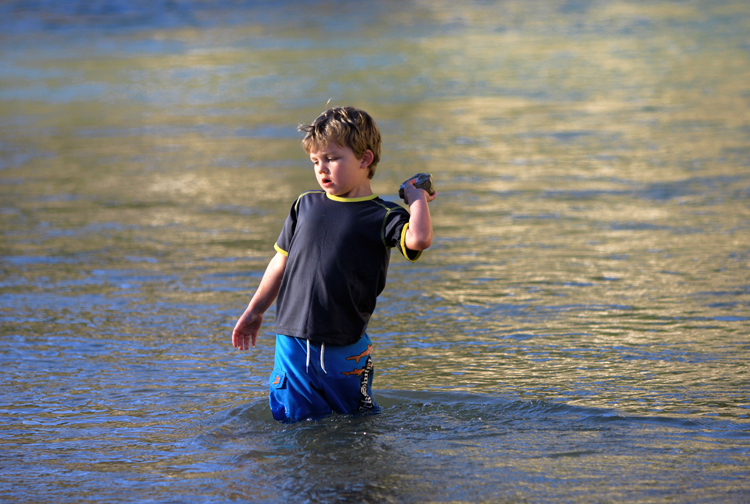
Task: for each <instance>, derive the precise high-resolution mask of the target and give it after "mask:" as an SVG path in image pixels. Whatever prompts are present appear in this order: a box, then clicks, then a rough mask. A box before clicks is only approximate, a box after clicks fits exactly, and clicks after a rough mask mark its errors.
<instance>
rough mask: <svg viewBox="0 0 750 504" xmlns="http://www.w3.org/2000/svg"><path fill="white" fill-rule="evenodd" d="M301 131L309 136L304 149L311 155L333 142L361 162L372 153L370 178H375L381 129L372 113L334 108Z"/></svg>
mask: <svg viewBox="0 0 750 504" xmlns="http://www.w3.org/2000/svg"><path fill="white" fill-rule="evenodd" d="M299 130H300V131H304V132H305V133H306V135H305V138H303V139H302V147H304V148H305V152H307V153H308V154H310V152H311V151H313V150H319V149H321V148H323V147H325V146H326V145H328V143H330V142H336V143H337V144H338V145H340V146H341V147H349V148H350V149H351V150H352V151H354V155H355V156H357V159H362V157H363V156H364V153H365V151H367V150H369V151H371V152H372V156H373V158H372V163H370V166H369V174H368V177H369V178H372V177H374V176H375V168H377V166H378V162H379V161H380V130H378V125H377V124H375V121H374V120H373V118H372V117H370V114H368V113H367V112H365V111H364V110H360V109H358V108H354V107H334V108H330V109H328V110H326V111H325V112H323V113H322V114H320V115H319V116H318V117H317V118H316V119H315V121H313V123H312V124H310V125H307V124H303V125H301V126H300V127H299Z"/></svg>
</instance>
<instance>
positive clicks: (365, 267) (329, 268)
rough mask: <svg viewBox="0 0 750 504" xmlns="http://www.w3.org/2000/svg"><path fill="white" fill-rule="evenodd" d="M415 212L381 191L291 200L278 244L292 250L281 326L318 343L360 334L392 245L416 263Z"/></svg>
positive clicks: (347, 340) (280, 304)
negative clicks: (409, 235) (410, 244)
mask: <svg viewBox="0 0 750 504" xmlns="http://www.w3.org/2000/svg"><path fill="white" fill-rule="evenodd" d="M408 223H409V212H407V211H406V210H405V209H404V208H402V207H401V206H399V205H398V204H396V203H391V202H387V201H383V200H382V199H380V198H378V197H377V196H376V195H372V196H367V197H364V198H339V197H336V196H329V195H328V194H326V193H325V192H324V191H309V192H306V193H303V194H302V195H300V196H299V197H298V198H297V200H296V201H295V202H294V205H292V208H291V210H290V211H289V216H288V217H287V219H286V222H285V223H284V227H283V229H282V230H281V234H280V235H279V239H278V241H277V242H276V245H275V246H274V247H275V248H276V250H277V251H278V252H279V253H281V254H284V255H286V256H287V264H286V269H285V270H284V276H283V279H282V281H281V289H280V290H279V296H278V298H277V302H276V332H277V333H278V334H284V335H287V336H294V337H297V338H305V339H309V340H310V341H314V342H318V343H326V344H331V345H349V344H351V343H355V342H356V341H358V340H359V338H361V337H362V336H363V335H364V333H365V329H366V328H367V323H368V322H369V320H370V317H371V316H372V313H373V311H374V310H375V302H376V298H377V297H378V295H379V294H380V293H381V292H382V291H383V288H384V287H385V280H386V275H387V272H388V262H389V260H390V255H391V248H393V247H398V249H399V250H400V251H401V253H402V254H403V255H404V256H405V257H406V258H407V259H409V260H410V261H412V262H413V261H416V260H417V259H418V258H419V256H420V255H421V251H412V250H408V249H407V248H406V245H405V243H404V239H405V236H406V229H407V228H408Z"/></svg>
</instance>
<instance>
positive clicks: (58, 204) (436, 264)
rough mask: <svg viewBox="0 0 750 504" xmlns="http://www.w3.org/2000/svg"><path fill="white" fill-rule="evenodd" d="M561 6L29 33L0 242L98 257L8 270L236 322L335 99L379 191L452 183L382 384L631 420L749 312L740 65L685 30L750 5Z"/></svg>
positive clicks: (732, 43)
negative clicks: (212, 308) (305, 147)
mask: <svg viewBox="0 0 750 504" xmlns="http://www.w3.org/2000/svg"><path fill="white" fill-rule="evenodd" d="M566 5H567V4H566ZM566 5H564V4H563V3H561V2H545V3H539V4H538V5H536V7H537V8H538V9H537V10H538V12H537V13H536V15H535V16H528V9H529V7H528V6H527V5H525V4H524V3H521V2H502V3H487V4H471V5H464V4H455V3H451V2H413V3H409V4H408V5H405V6H401V4H399V6H400V8H399V9H393V10H383V11H378V12H379V15H378V17H376V18H375V19H373V20H372V23H369V24H368V26H367V30H366V31H364V32H363V34H358V35H355V34H354V33H352V31H351V30H349V29H341V31H338V32H333V33H332V32H331V31H330V30H328V29H326V26H327V25H326V24H325V17H324V16H323V15H322V14H320V15H317V14H309V15H307V16H306V17H305V18H304V20H300V19H296V18H295V19H294V20H293V21H291V24H290V25H285V26H284V27H283V28H279V27H268V26H264V25H261V24H243V25H237V26H231V27H222V28H220V29H219V28H205V29H200V30H194V29H186V28H182V29H175V30H163V29H158V30H154V31H153V32H145V33H117V34H115V35H112V36H111V37H106V36H105V37H104V39H105V40H106V41H107V44H103V45H102V46H100V47H97V46H95V45H94V46H89V45H85V44H84V45H81V44H80V43H79V44H75V43H74V44H72V45H71V48H70V50H69V52H67V53H62V54H61V53H58V52H55V51H54V49H50V48H41V47H37V46H33V45H32V44H30V42H29V41H25V42H24V43H26V44H27V45H29V46H30V47H31V49H30V50H29V55H30V57H29V58H28V59H27V60H26V61H23V60H22V59H21V58H20V57H17V58H16V60H15V61H14V62H13V69H14V70H15V72H14V71H8V72H7V73H5V74H3V77H2V79H3V81H2V83H3V86H4V87H5V88H12V89H16V90H17V93H18V95H19V96H21V98H19V99H14V100H5V101H4V102H3V105H4V106H3V109H2V112H0V119H2V121H3V124H4V126H3V137H4V142H5V143H4V145H5V146H11V147H4V148H5V149H6V150H5V153H4V154H3V156H4V158H3V159H5V160H6V161H4V163H5V165H6V166H5V167H4V169H3V172H2V176H3V178H4V179H5V180H6V181H9V183H10V185H9V184H6V185H5V186H4V191H3V205H4V207H5V208H6V209H7V211H5V212H3V214H2V217H1V218H2V223H3V229H4V230H5V231H6V232H9V233H14V234H13V237H12V238H9V239H7V240H6V242H5V243H4V245H3V253H4V254H5V255H8V256H41V257H44V256H49V257H56V256H63V257H66V258H73V259H74V260H76V261H77V260H78V259H76V258H77V257H79V256H81V255H83V256H85V257H86V260H85V264H83V265H81V264H78V263H76V264H73V265H70V266H63V267H60V266H57V265H45V264H43V263H42V264H38V265H37V266H35V267H34V268H27V269H25V270H15V269H13V268H11V267H7V266H6V267H5V269H6V271H10V272H11V273H12V274H13V275H15V276H17V277H19V278H22V279H23V281H24V282H27V283H28V284H31V285H39V284H40V283H41V282H42V280H41V279H42V278H48V279H51V280H52V282H53V283H54V282H59V283H65V287H64V289H63V290H64V291H65V292H68V293H69V294H76V293H81V292H88V291H96V290H97V289H98V290H99V291H100V292H107V293H110V292H118V289H117V287H116V282H114V284H113V283H112V282H104V284H106V287H105V286H104V285H101V284H96V283H95V284H94V285H93V286H92V285H91V283H90V282H88V280H87V279H89V278H91V276H92V274H94V269H95V268H98V269H100V270H101V269H103V270H107V269H108V268H114V269H124V270H130V269H133V268H135V269H136V270H137V271H140V272H145V274H146V275H147V276H148V275H158V274H163V275H165V276H166V277H167V278H168V280H166V285H167V288H166V289H162V288H160V286H159V282H160V281H164V280H156V279H154V280H153V281H146V282H145V284H143V285H141V287H140V289H141V290H140V291H139V292H141V293H145V294H144V296H146V299H148V300H150V301H153V300H155V299H158V298H159V297H160V296H161V297H163V298H164V299H170V300H172V301H174V302H186V303H189V302H195V301H196V300H197V299H200V300H201V302H204V303H208V304H210V303H216V304H217V305H219V306H237V307H238V308H239V307H241V306H242V305H243V304H244V303H245V302H246V300H247V297H248V295H249V293H250V292H251V291H252V289H253V287H254V285H255V282H257V279H258V278H259V274H260V272H261V271H262V269H263V267H264V265H265V261H267V259H268V258H269V257H270V255H271V254H272V249H271V246H272V244H273V242H274V240H275V239H276V237H277V235H278V231H279V229H280V226H281V223H282V222H283V219H284V217H285V215H286V212H287V209H288V206H289V204H290V202H291V201H292V200H293V199H294V197H295V196H296V195H297V194H298V193H300V192H301V191H303V190H306V189H309V188H311V187H313V186H314V179H313V176H312V174H311V170H310V168H309V166H308V165H309V162H308V160H307V159H306V156H305V155H304V153H303V151H302V150H301V148H300V146H299V137H298V134H297V132H296V131H295V128H296V126H297V124H299V123H300V122H305V121H310V120H311V119H312V118H314V117H315V115H316V114H317V113H319V112H320V111H321V110H322V109H323V108H324V107H325V104H326V102H327V101H328V98H333V102H332V103H333V104H335V105H339V104H345V103H354V104H356V105H359V106H363V107H365V108H367V109H369V110H370V111H371V112H372V113H373V114H374V115H375V117H376V119H377V120H378V122H379V123H380V124H381V127H382V129H383V135H384V141H385V142H384V143H385V147H384V158H383V163H382V165H381V167H380V169H379V173H378V175H377V177H376V178H375V180H374V187H375V191H376V192H378V193H379V194H381V195H383V196H385V197H388V198H392V199H395V192H396V188H397V186H398V184H399V183H400V182H401V181H402V180H403V179H405V178H406V177H407V176H410V175H412V174H413V173H416V172H418V171H431V172H432V173H433V174H434V175H435V178H436V182H437V186H438V191H439V192H440V198H439V199H438V200H437V201H436V202H435V204H434V205H433V215H434V219H435V230H436V236H437V240H436V244H435V246H434V247H433V249H432V250H430V251H429V253H428V254H426V255H425V258H424V260H423V261H421V262H420V263H419V264H417V265H415V266H414V267H408V266H405V265H403V264H400V263H399V261H400V259H398V258H395V257H394V267H393V271H392V274H391V284H390V287H389V290H388V291H387V292H386V293H385V294H384V298H383V300H382V301H381V305H380V306H381V312H380V313H379V314H378V315H377V316H376V319H375V320H374V324H373V327H372V328H371V331H372V332H373V333H374V335H375V336H376V338H377V335H379V334H382V335H383V336H382V339H384V341H383V344H382V346H381V349H380V350H379V351H380V355H381V358H382V359H383V362H384V363H385V366H383V368H382V371H383V372H382V377H381V378H380V382H379V385H380V386H382V387H385V388H394V387H405V386H408V387H411V386H415V387H421V386H424V387H427V388H429V387H435V386H437V387H446V388H455V389H475V390H493V391H497V390H499V391H501V392H503V393H505V392H507V391H508V390H509V389H510V390H520V391H522V392H520V393H527V392H528V393H531V394H536V395H537V396H540V397H545V398H548V397H555V398H557V397H560V396H562V397H564V398H566V399H569V400H570V402H576V401H578V402H580V403H582V404H595V405H600V404H607V403H609V401H610V400H613V399H612V398H613V397H616V396H619V397H621V398H622V399H621V400H620V401H619V403H620V404H624V403H625V402H626V401H627V399H625V397H627V396H630V395H633V396H638V395H639V394H640V393H641V389H640V388H636V387H635V386H634V385H633V384H634V383H640V381H641V380H642V379H643V376H642V373H644V372H645V373H651V374H654V375H655V376H664V375H671V374H674V375H675V376H682V375H684V374H687V376H692V373H693V372H694V371H689V369H693V370H695V369H698V368H700V369H704V368H705V367H706V366H704V365H703V364H700V363H699V361H700V360H701V359H707V360H708V361H710V362H711V364H710V365H708V367H709V368H711V369H720V367H721V365H722V363H726V362H727V359H728V358H729V356H728V355H727V354H726V353H725V352H726V350H722V348H725V347H722V345H724V344H730V342H736V341H737V340H739V339H742V338H745V337H746V336H747V329H746V328H745V327H744V326H745V325H746V323H747V319H746V317H747V307H748V306H750V298H749V296H750V294H748V292H747V281H748V273H747V271H748V256H747V250H748V246H750V242H748V238H747V236H748V235H747V227H748V218H749V217H750V215H749V214H750V210H749V207H748V205H747V198H748V192H747V174H746V169H747V166H748V155H749V154H750V151H749V150H748V147H747V131H748V123H747V117H746V114H742V113H738V111H739V112H741V111H743V110H746V109H747V82H750V75H749V74H750V65H747V60H748V55H747V50H746V48H745V47H744V46H742V43H741V41H740V39H738V38H737V33H736V30H738V29H739V28H738V26H737V24H734V25H732V24H726V25H725V26H724V25H720V24H717V26H715V27H704V26H702V25H700V23H701V20H702V19H704V14H705V12H706V11H708V12H710V13H712V14H713V15H718V14H717V13H721V15H729V16H731V15H733V13H737V12H739V13H745V12H746V8H745V7H743V6H742V5H740V4H728V5H723V6H713V5H711V4H709V3H707V2H699V3H696V4H673V3H670V4H668V3H658V4H655V5H647V4H638V5H637V6H635V5H631V4H626V3H623V2H601V3H599V2H594V3H593V4H591V5H588V7H587V8H584V9H583V10H579V11H577V10H576V8H575V6H574V5H572V4H571V5H570V6H566ZM568 8H569V10H566V9H568ZM561 13H562V14H561ZM350 14H351V13H350ZM352 15H354V14H352ZM739 24H741V23H739ZM432 25H437V26H441V27H442V29H441V30H438V31H437V32H435V31H430V32H429V34H428V35H425V32H424V31H423V30H424V29H425V26H432ZM685 26H686V27H690V30H687V31H685V32H684V30H681V29H680V27H685ZM301 27H303V28H304V29H301ZM431 30H432V29H431ZM144 39H145V40H147V41H149V43H150V44H153V47H152V49H151V50H145V51H144V50H138V48H139V47H144V46H139V45H138V43H139V41H142V40H144ZM133 48H135V49H133ZM34 72H37V73H38V75H40V76H41V77H40V78H38V79H37V78H30V77H28V75H34ZM28 86H36V88H34V89H32V91H30V94H29V95H24V94H23V91H22V90H23V89H24V88H25V87H28ZM13 125H20V127H15V126H13ZM8 149H10V150H8ZM13 159H21V161H18V162H15V161H13ZM134 258H135V259H134ZM134 261H135V262H134ZM248 270H250V271H248ZM415 271H416V272H415ZM236 274H239V275H246V276H242V277H240V278H239V279H237V278H235V279H233V280H223V279H229V278H231V277H232V276H233V275H236ZM104 276H106V275H104ZM222 282H224V283H222ZM126 283H127V282H126V281H123V282H122V284H123V285H124V284H126ZM142 283H143V282H142ZM230 284H231V287H228V286H227V285H230ZM15 288H17V289H20V287H15ZM35 288H37V289H41V287H35ZM183 289H187V291H185V290H183ZM413 313H419V314H422V316H423V317H424V320H423V319H420V323H421V324H423V325H417V326H413V323H412V318H411V315H412V314H413ZM228 323H229V322H227V324H228ZM269 331H270V327H269ZM218 332H219V331H217V333H218ZM526 335H528V336H526ZM220 337H223V336H219V335H218V334H217V336H216V338H220ZM493 345H494V346H493ZM628 346H632V347H633V348H634V349H636V350H637V352H636V354H635V357H633V358H632V359H631V358H630V357H628V355H629V354H628V353H627V352H626V351H624V350H622V348H623V347H628ZM576 348H579V349H585V351H581V352H578V353H577V352H576V351H575V349H576ZM649 348H654V349H655V350H654V352H656V353H657V354H658V352H659V351H661V352H662V355H656V356H652V355H650V354H648V355H646V353H647V349H649ZM672 348H674V349H676V351H678V353H679V352H685V353H686V354H687V357H686V358H687V362H688V364H685V363H684V362H683V361H681V360H679V358H675V359H674V360H670V359H672V357H670V356H669V353H668V351H671V349H672ZM644 352H646V353H644ZM701 353H708V354H709V355H708V356H705V355H704V356H701V355H699V354H701ZM631 357H632V356H631ZM652 357H653V359H652ZM683 357H684V356H683ZM683 357H680V358H683ZM691 359H692V360H691ZM683 360H684V359H683ZM716 363H718V364H716ZM685 366H687V368H688V370H687V371H686V370H685V369H684V368H685ZM691 366H692V367H691ZM712 366H715V367H712ZM730 369H733V368H731V366H730ZM734 373H735V371H734V370H732V371H730V374H731V378H730V379H732V380H734V379H735V378H736V376H737V375H736V374H734ZM686 379H687V378H686ZM597 380H604V381H610V382H612V383H614V384H615V385H613V386H614V387H615V388H614V390H613V391H612V392H611V393H609V392H602V391H601V390H599V389H598V388H597V385H596V384H597ZM690 380H692V378H690ZM550 383H554V384H555V385H554V386H552V385H549V384H550ZM665 383H666V382H665ZM671 386H672V385H664V387H666V388H669V387H671ZM550 387H551V388H550ZM590 390H597V391H598V392H594V393H589V391H590ZM632 390H637V391H638V392H636V393H633V392H632ZM523 391H526V392H523ZM568 395H571V396H572V397H568ZM633 401H634V402H633V403H631V404H630V405H629V406H630V407H633V408H635V409H640V406H639V405H638V403H637V399H636V398H634V399H633ZM696 408H697V409H699V410H700V409H701V408H703V406H702V405H698V406H696Z"/></svg>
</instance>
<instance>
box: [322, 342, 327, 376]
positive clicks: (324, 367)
mask: <svg viewBox="0 0 750 504" xmlns="http://www.w3.org/2000/svg"><path fill="white" fill-rule="evenodd" d="M325 351H326V344H325V343H321V344H320V369H322V370H323V372H324V373H325V374H328V371H326V366H325V364H323V353H324V352H325Z"/></svg>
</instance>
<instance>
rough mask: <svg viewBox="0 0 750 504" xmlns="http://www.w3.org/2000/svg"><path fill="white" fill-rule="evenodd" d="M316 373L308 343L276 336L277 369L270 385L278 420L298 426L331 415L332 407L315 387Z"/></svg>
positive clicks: (271, 400)
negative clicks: (310, 360)
mask: <svg viewBox="0 0 750 504" xmlns="http://www.w3.org/2000/svg"><path fill="white" fill-rule="evenodd" d="M316 371H317V370H316V369H315V367H314V366H313V363H312V362H311V364H310V366H309V369H308V366H307V342H306V341H305V340H302V339H299V338H292V337H289V336H283V335H280V334H279V335H277V336H276V355H275V357H274V369H273V373H271V378H270V380H269V384H270V387H271V391H270V394H269V403H270V405H271V413H272V414H273V417H274V419H276V420H279V421H287V422H295V421H299V420H305V419H307V418H320V417H324V416H326V415H329V414H330V413H331V407H330V406H329V405H328V403H327V402H326V400H325V398H324V397H323V396H322V390H320V388H319V387H318V386H316V385H315V384H314V382H315V381H316V378H315V375H316Z"/></svg>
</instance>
